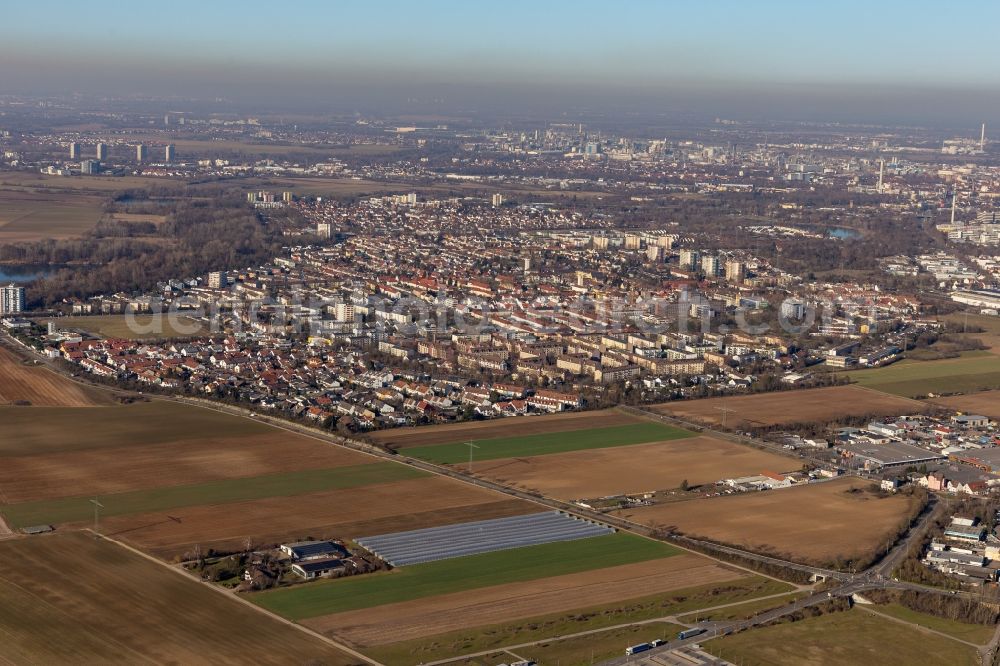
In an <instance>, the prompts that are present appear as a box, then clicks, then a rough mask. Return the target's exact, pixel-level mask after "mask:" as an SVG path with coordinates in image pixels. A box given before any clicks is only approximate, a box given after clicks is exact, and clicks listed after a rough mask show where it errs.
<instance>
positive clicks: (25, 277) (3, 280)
mask: <svg viewBox="0 0 1000 666" xmlns="http://www.w3.org/2000/svg"><path fill="white" fill-rule="evenodd" d="M56 270H57V269H56V268H54V267H51V266H2V265H0V284H10V283H11V282H15V283H23V282H31V281H32V280H35V279H37V278H40V277H45V276H46V275H52V274H53V273H55V272H56Z"/></svg>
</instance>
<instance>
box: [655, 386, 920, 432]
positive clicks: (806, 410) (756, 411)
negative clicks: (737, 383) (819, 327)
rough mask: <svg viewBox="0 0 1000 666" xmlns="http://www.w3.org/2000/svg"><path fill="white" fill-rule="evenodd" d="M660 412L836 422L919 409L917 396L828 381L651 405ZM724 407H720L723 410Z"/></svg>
mask: <svg viewBox="0 0 1000 666" xmlns="http://www.w3.org/2000/svg"><path fill="white" fill-rule="evenodd" d="M652 409H653V410H654V411H657V412H660V413H661V414H668V415H670V416H673V417H676V418H679V419H685V420H691V421H695V422H698V423H703V424H706V425H711V426H718V425H721V423H722V419H723V416H724V415H725V418H726V425H727V427H732V428H739V427H752V426H772V425H781V424H790V423H803V422H819V423H826V422H830V421H835V420H836V419H838V418H841V417H844V416H864V415H868V414H870V415H873V416H876V415H879V416H898V415H900V414H912V413H919V412H922V411H923V410H924V405H923V404H921V403H920V402H917V401H915V400H909V399H907V398H900V397H897V396H893V395H888V394H884V393H879V392H875V391H871V390H869V389H865V388H863V387H860V386H829V387H824V388H816V389H803V390H798V391H778V392H775V393H756V394H753V395H739V396H731V397H725V398H704V399H701V400H677V401H673V402H666V403H662V404H659V405H654V406H653V408H652ZM723 409H725V410H727V411H726V412H723V411H722V410H723Z"/></svg>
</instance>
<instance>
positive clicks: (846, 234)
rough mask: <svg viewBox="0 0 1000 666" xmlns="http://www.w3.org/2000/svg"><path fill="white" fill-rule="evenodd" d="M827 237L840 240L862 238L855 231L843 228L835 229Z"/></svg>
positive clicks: (828, 232)
mask: <svg viewBox="0 0 1000 666" xmlns="http://www.w3.org/2000/svg"><path fill="white" fill-rule="evenodd" d="M826 235H827V236H829V237H830V238H839V239H840V240H854V239H855V238H861V234H859V233H858V232H857V231H855V230H854V229H844V228H842V227H834V228H833V229H830V230H829V231H827V232H826Z"/></svg>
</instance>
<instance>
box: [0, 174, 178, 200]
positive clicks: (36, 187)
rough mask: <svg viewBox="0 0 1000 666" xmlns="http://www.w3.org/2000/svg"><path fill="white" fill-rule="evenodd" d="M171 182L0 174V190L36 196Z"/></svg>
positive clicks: (141, 178) (101, 192) (101, 191)
mask: <svg viewBox="0 0 1000 666" xmlns="http://www.w3.org/2000/svg"><path fill="white" fill-rule="evenodd" d="M171 182H173V183H176V181H169V180H167V179H165V178H154V177H151V176H49V175H46V174H40V173H29V172H26V171H16V172H5V173H3V174H0V190H8V191H21V192H24V191H28V192H35V193H63V194H73V195H80V194H93V195H104V194H107V193H109V192H118V191H121V190H127V189H131V188H142V187H151V186H154V185H155V186H158V187H163V186H165V185H168V184H170V183H171Z"/></svg>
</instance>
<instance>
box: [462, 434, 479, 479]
mask: <svg viewBox="0 0 1000 666" xmlns="http://www.w3.org/2000/svg"><path fill="white" fill-rule="evenodd" d="M465 445H466V446H468V447H469V474H472V451H473V449H478V448H479V446H477V445H476V444H473V443H472V442H466V443H465Z"/></svg>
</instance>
